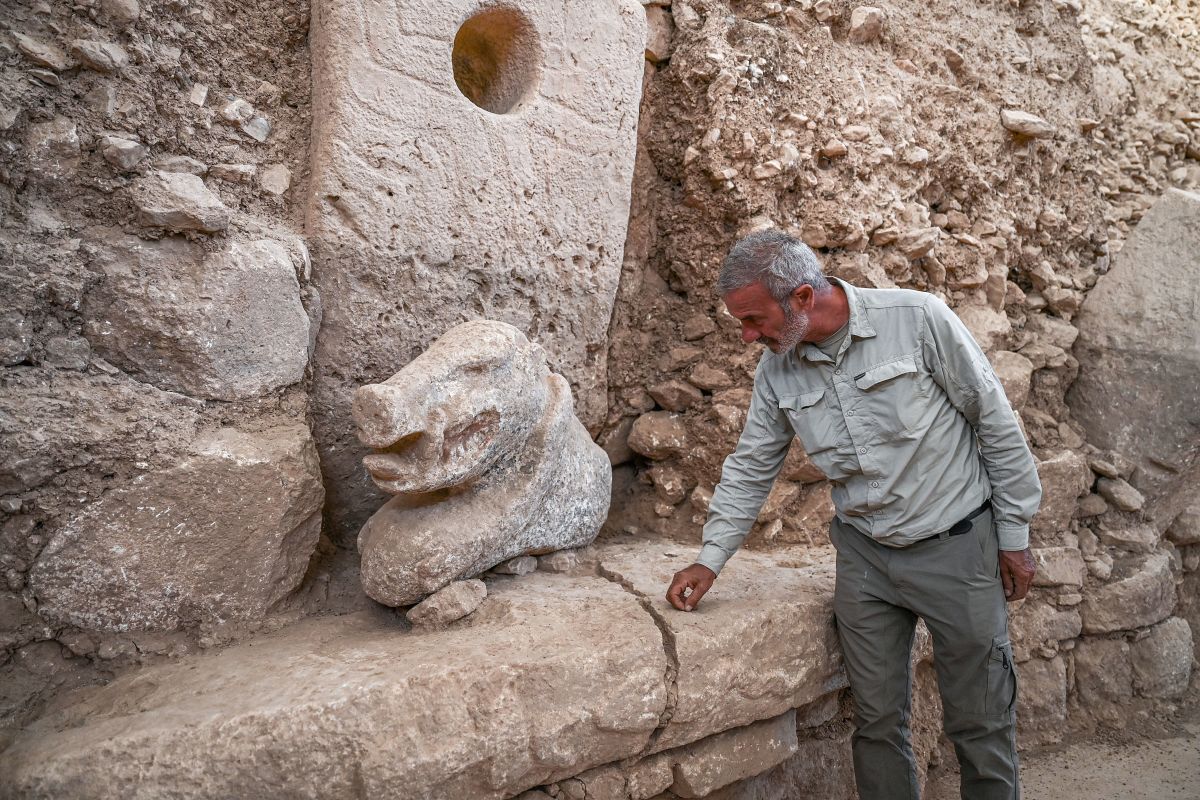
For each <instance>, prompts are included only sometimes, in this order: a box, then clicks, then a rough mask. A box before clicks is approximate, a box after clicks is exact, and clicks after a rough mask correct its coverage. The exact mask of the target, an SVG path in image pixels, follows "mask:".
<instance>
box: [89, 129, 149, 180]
mask: <svg viewBox="0 0 1200 800" xmlns="http://www.w3.org/2000/svg"><path fill="white" fill-rule="evenodd" d="M100 152H101V153H102V154H103V155H104V160H105V161H107V162H108V163H109V164H112V165H113V166H114V167H116V168H117V169H119V170H121V171H122V172H128V171H129V170H131V169H133V168H134V167H136V166H137V165H138V164H140V163H141V161H142V159H143V158H145V157H146V148H145V147H144V146H143V145H142V144H141V143H140V142H135V141H133V140H132V139H123V138H121V137H119V136H105V137H103V138H102V139H101V140H100Z"/></svg>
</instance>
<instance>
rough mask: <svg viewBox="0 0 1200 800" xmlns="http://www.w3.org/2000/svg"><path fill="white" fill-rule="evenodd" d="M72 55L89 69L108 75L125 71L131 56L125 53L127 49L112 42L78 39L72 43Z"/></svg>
mask: <svg viewBox="0 0 1200 800" xmlns="http://www.w3.org/2000/svg"><path fill="white" fill-rule="evenodd" d="M71 55H72V56H74V57H75V58H77V59H79V63H80V64H82V65H83V66H85V67H87V68H88V69H90V70H95V71H96V72H102V73H104V74H106V75H107V74H112V73H114V72H118V71H119V70H121V69H124V67H125V66H126V65H127V64H128V63H129V54H128V53H126V52H125V48H123V47H121V45H119V44H113V43H112V42H96V41H92V40H90V39H76V40H75V41H73V42H71Z"/></svg>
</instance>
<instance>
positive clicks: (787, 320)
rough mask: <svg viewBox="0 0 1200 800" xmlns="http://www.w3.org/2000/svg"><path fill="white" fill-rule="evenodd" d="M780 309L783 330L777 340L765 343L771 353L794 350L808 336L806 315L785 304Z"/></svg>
mask: <svg viewBox="0 0 1200 800" xmlns="http://www.w3.org/2000/svg"><path fill="white" fill-rule="evenodd" d="M780 307H781V308H782V309H783V330H782V331H781V332H780V333H779V338H778V339H771V340H770V341H769V342H768V343H767V346H768V347H770V348H771V352H773V353H786V352H787V351H789V350H794V349H795V348H796V346H797V345H799V344H800V343H801V342H803V341H804V337H805V336H807V335H808V314H804V313H798V312H796V311H793V310H792V307H791V306H790V305H788V304H787V303H781V304H780Z"/></svg>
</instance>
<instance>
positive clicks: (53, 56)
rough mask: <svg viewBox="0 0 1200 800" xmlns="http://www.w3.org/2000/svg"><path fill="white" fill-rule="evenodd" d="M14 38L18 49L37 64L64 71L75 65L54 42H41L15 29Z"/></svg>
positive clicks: (56, 70)
mask: <svg viewBox="0 0 1200 800" xmlns="http://www.w3.org/2000/svg"><path fill="white" fill-rule="evenodd" d="M13 39H15V40H16V42H17V49H18V50H20V51H21V53H22V54H24V56H25V57H26V58H28V59H29V60H30V61H32V62H33V63H35V64H38V65H40V66H43V67H48V68H49V69H52V70H54V71H55V72H62V71H63V70H65V69H70V68H71V67H73V66H75V64H74V62H72V61H71V59H69V58H68V57H67V54H66V53H64V52H63V51H62V50H61V49H59V48H57V47H55V46H54V45H52V44H47V43H45V42H40V41H38V40H37V39H33V38H31V37H29V36H25V35H24V34H21V33H16V32H15V31H14V32H13Z"/></svg>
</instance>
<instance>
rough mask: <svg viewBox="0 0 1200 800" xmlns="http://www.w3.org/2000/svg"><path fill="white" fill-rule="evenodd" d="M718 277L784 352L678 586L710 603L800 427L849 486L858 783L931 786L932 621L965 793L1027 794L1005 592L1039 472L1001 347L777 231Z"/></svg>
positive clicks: (1024, 544) (840, 500)
mask: <svg viewBox="0 0 1200 800" xmlns="http://www.w3.org/2000/svg"><path fill="white" fill-rule="evenodd" d="M717 287H718V290H719V291H720V293H721V296H722V298H723V300H724V301H725V305H726V307H727V308H728V309H729V313H730V314H732V315H733V316H734V317H736V318H737V319H738V320H740V321H741V323H742V339H743V341H745V342H747V343H752V342H756V341H758V342H762V343H763V344H765V345H766V346H767V348H768V349H769V350H770V352H769V353H764V354H763V357H762V359H761V360H760V362H759V365H758V369H757V371H756V373H755V376H754V391H753V394H752V396H751V400H750V408H749V411H748V412H747V416H746V426H745V429H744V430H743V431H742V436H741V439H740V440H739V441H738V445H737V449H736V450H734V452H733V454H732V455H730V456H729V458H727V459H726V460H725V465H724V468H723V470H722V473H721V481H720V483H719V484H718V485H717V487H716V490H715V491H714V492H713V498H712V502H711V504H710V506H709V513H708V522H707V524H706V525H705V526H704V545H703V547H702V548H701V551H700V556H699V558H698V559H697V560H696V563H695V564H692V565H691V566H689V567H687V568H686V569H683V570H681V571H679V572H678V573H676V574H675V577H674V579H673V580H672V582H671V586H670V588H669V589H668V591H667V600H668V601H669V602H670V603H671V604H672V605H673V606H675V608H678V609H680V610H682V611H691V610H692V609H694V608H695V607H696V606H697V604H698V603H699V602H700V600H701V598H702V597H704V594H705V592H707V591H708V590H709V588H710V587H711V586H712V585H713V581H714V580H715V579H716V577H717V575H718V573H720V571H721V568H722V566H724V564H725V562H726V561H727V560H728V559H729V558H730V556H732V555H733V554H734V552H735V551H736V550H737V548H738V547H739V546H740V545H741V543H742V541H743V539H745V537H746V533H747V531H749V529H750V527H751V525H753V524H754V521H755V518H756V517H757V516H758V511H759V509H760V507H761V506H762V503H763V500H764V499H765V498H766V496H767V493H768V491H769V490H770V488H771V484H772V483H773V482H774V480H775V476H776V475H777V474H778V473H779V470H780V467H781V466H782V464H783V460H784V456H785V455H786V453H787V450H788V446H789V444H790V443H791V440H792V437H793V435H795V436H797V437H799V439H800V441H801V443H802V444H803V445H804V449H805V450H806V451H807V452H808V455H809V458H811V459H812V461H813V462H814V463H815V464H816V465H817V466H818V467H820V468H821V470H822V471H823V472H824V473H825V474H826V475H827V476H828V477H829V479H830V480H831V481H832V482H833V501H834V505H835V507H836V510H837V514H836V516H835V517H834V520H833V522H832V523H831V525H830V530H829V536H830V539H831V540H832V541H833V544H834V546H835V547H836V549H837V581H836V588H835V591H834V615H835V618H836V620H837V627H838V635H839V638H840V640H841V643H842V649H843V653H844V659H845V665H846V674H847V676H848V678H849V680H850V687H851V689H852V690H853V693H854V699H855V704H856V713H855V720H854V722H855V732H854V736H853V754H854V774H855V779H856V781H857V784H858V791H859V796H860V797H861V798H862V799H863V800H876V799H877V798H889V799H891V798H905V799H906V800H909V799H911V800H917V797H918V791H917V777H916V775H917V771H916V761H915V759H914V757H913V752H912V746H911V744H910V742H909V730H908V721H909V713H910V700H911V676H910V674H909V664H910V652H911V649H912V641H913V632H914V627H915V625H916V620H917V618H918V617H921V618H922V619H924V620H925V623H926V625H927V627H928V628H929V631H930V633H931V634H932V635H933V644H934V660H935V664H936V667H937V675H938V687H939V690H940V691H941V695H942V704H943V707H944V720H945V730H946V734H947V735H948V736H949V737H950V739H951V741H952V742H953V743H954V747H955V752H956V753H957V755H958V760H959V765H960V767H961V771H962V796H963V797H964V798H970V800H984V799H987V800H990V799H991V798H997V800H999V798H1004V800H1012V798H1017V797H1019V793H1020V788H1019V784H1018V779H1017V754H1016V745H1015V713H1014V710H1015V706H1016V676H1015V674H1014V667H1013V657H1012V646H1011V644H1010V643H1009V639H1008V634H1007V626H1008V615H1007V610H1006V607H1005V599H1006V598H1007V599H1008V600H1018V599H1020V598H1022V597H1024V596H1025V593H1026V592H1027V591H1028V590H1029V585H1030V583H1031V582H1032V580H1033V574H1034V562H1033V557H1032V554H1031V553H1030V551H1029V521H1030V519H1031V518H1032V517H1033V514H1034V512H1035V511H1037V507H1038V503H1039V502H1040V500H1041V485H1040V483H1039V482H1038V477H1037V471H1036V469H1035V466H1034V461H1033V456H1032V454H1031V453H1030V452H1029V447H1028V446H1027V445H1026V443H1025V439H1024V436H1023V435H1022V434H1021V430H1020V428H1019V427H1018V424H1017V420H1016V416H1015V414H1014V413H1013V410H1012V407H1011V406H1010V405H1009V403H1008V400H1007V399H1006V398H1005V395H1004V390H1003V389H1002V388H1001V386H1000V382H999V381H998V380H997V379H996V375H995V373H994V372H993V370H992V368H991V366H990V364H989V363H988V360H987V358H986V356H984V354H983V351H982V350H980V348H979V345H977V344H976V343H975V340H974V339H973V338H972V337H971V334H970V333H969V332H968V331H967V329H966V327H965V326H964V325H963V324H962V322H960V321H959V319H958V318H957V317H956V316H955V315H954V314H953V312H951V311H950V309H949V308H947V306H946V305H945V304H944V303H943V302H941V301H940V300H938V299H937V298H936V297H934V296H933V295H930V294H925V293H923V292H915V291H909V290H903V289H857V288H855V287H853V286H850V285H849V284H847V283H844V282H842V281H839V280H837V279H835V278H826V277H825V276H824V275H823V274H822V273H821V268H820V265H819V264H818V262H817V259H816V256H815V255H814V254H813V252H812V251H811V250H810V249H809V248H808V247H807V246H806V245H804V244H803V243H802V242H800V241H798V240H796V239H793V238H791V237H789V236H786V235H784V234H782V233H779V232H775V231H765V232H761V233H755V234H752V235H750V236H747V237H746V238H744V239H742V240H741V241H739V242H738V243H737V244H736V245H734V247H733V249H732V250H731V251H730V253H729V255H728V257H727V258H726V259H725V262H724V264H722V266H721V272H720V276H719V278H718V281H717ZM764 602H769V598H764Z"/></svg>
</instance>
